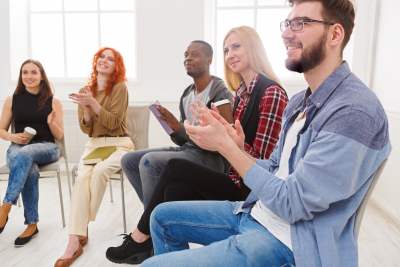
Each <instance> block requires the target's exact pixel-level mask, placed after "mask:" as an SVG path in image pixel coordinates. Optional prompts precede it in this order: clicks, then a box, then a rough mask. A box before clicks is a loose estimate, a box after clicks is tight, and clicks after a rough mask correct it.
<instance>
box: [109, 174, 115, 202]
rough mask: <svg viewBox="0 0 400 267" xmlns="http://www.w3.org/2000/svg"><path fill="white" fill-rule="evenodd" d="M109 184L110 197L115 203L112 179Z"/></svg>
mask: <svg viewBox="0 0 400 267" xmlns="http://www.w3.org/2000/svg"><path fill="white" fill-rule="evenodd" d="M109 184H110V197H111V202H114V199H113V193H112V183H111V178H110V182H109Z"/></svg>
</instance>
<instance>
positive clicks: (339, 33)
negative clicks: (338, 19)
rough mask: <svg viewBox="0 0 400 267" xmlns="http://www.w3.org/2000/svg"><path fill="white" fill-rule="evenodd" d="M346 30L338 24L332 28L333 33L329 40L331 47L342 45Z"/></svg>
mask: <svg viewBox="0 0 400 267" xmlns="http://www.w3.org/2000/svg"><path fill="white" fill-rule="evenodd" d="M344 35H345V33H344V29H343V26H342V25H340V24H338V23H336V24H334V25H333V26H332V32H331V36H330V40H329V45H330V46H333V47H335V46H338V45H341V44H342V42H343V39H344Z"/></svg>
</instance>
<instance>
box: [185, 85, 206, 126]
mask: <svg viewBox="0 0 400 267" xmlns="http://www.w3.org/2000/svg"><path fill="white" fill-rule="evenodd" d="M213 82H214V79H213V80H211V82H210V83H209V84H208V85H207V87H206V88H205V89H204V90H203V92H201V93H200V94H198V95H195V94H194V93H195V91H196V89H195V88H194V84H193V85H192V88H191V90H192V91H191V92H190V93H189V94H188V95H187V96H186V97H185V98H183V111H184V112H185V116H186V119H187V120H188V121H190V125H194V126H197V125H198V124H197V123H196V122H195V121H194V120H193V119H192V115H193V113H192V112H191V111H190V108H191V107H192V105H191V104H192V103H195V104H197V103H196V100H200V101H201V102H203V103H204V104H205V105H207V102H208V101H209V99H210V91H211V86H212V84H213Z"/></svg>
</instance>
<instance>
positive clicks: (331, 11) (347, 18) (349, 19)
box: [287, 0, 356, 53]
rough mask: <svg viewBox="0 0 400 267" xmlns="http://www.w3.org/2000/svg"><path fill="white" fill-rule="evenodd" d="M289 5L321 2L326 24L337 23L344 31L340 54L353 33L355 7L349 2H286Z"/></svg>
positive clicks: (338, 0) (318, 0)
mask: <svg viewBox="0 0 400 267" xmlns="http://www.w3.org/2000/svg"><path fill="white" fill-rule="evenodd" d="M287 1H288V2H289V5H290V6H291V7H292V6H293V5H297V4H300V3H304V2H321V3H322V5H323V10H322V17H323V18H324V20H325V21H327V22H332V23H338V24H340V25H342V27H343V29H344V39H343V43H342V53H343V50H344V48H345V47H346V45H347V43H348V42H349V40H350V36H351V34H352V33H353V28H354V19H355V17H356V6H355V3H354V2H353V1H351V0H287Z"/></svg>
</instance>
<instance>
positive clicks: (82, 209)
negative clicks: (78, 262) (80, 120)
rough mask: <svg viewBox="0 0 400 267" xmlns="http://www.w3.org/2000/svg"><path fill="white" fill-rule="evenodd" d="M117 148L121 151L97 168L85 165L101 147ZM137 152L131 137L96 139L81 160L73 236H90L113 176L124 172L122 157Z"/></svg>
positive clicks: (71, 228)
mask: <svg viewBox="0 0 400 267" xmlns="http://www.w3.org/2000/svg"><path fill="white" fill-rule="evenodd" d="M103 146H116V147H117V150H116V151H115V152H114V153H112V154H111V155H110V156H109V157H108V158H107V159H106V160H104V161H102V162H99V163H97V164H96V165H84V164H83V161H82V159H83V158H84V157H86V156H87V155H88V154H89V153H90V152H92V151H93V150H94V149H96V148H98V147H103ZM133 149H134V146H133V143H132V141H131V139H130V138H129V137H98V138H92V139H90V140H89V142H87V144H86V145H85V150H84V152H83V155H82V157H81V159H80V161H79V167H78V177H77V179H76V181H75V185H74V189H73V191H72V199H71V216H70V222H69V234H70V235H80V236H86V232H87V225H88V222H89V221H94V220H95V219H96V215H97V212H98V210H99V207H100V203H101V200H102V199H103V196H104V192H105V190H106V187H107V182H108V181H109V180H110V176H111V175H113V174H114V173H116V172H117V171H119V170H120V169H121V158H122V156H123V155H125V154H126V153H127V152H129V151H132V150H133Z"/></svg>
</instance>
